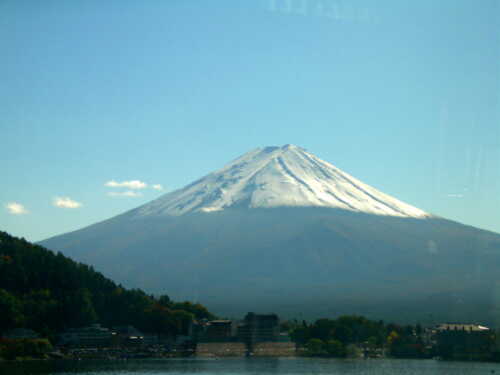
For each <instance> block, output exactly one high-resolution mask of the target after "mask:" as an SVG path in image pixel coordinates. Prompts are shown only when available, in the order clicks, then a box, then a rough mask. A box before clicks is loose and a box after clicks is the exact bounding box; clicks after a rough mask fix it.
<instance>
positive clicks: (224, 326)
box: [203, 320, 236, 341]
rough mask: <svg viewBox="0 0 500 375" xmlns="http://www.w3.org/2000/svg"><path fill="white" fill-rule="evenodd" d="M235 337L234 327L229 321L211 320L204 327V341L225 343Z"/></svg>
mask: <svg viewBox="0 0 500 375" xmlns="http://www.w3.org/2000/svg"><path fill="white" fill-rule="evenodd" d="M235 336H236V325H235V324H234V322H233V321H231V320H212V321H210V322H208V323H207V325H206V326H205V332H204V334H203V340H204V341H227V340H228V339H231V338H234V337H235Z"/></svg>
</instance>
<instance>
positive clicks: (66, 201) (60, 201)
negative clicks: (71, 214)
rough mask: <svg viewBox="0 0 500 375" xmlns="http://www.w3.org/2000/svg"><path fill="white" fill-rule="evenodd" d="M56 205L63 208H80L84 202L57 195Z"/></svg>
mask: <svg viewBox="0 0 500 375" xmlns="http://www.w3.org/2000/svg"><path fill="white" fill-rule="evenodd" d="M54 206H56V207H61V208H78V207H81V206H82V204H81V203H80V202H76V201H74V200H73V199H71V198H68V197H56V198H54Z"/></svg>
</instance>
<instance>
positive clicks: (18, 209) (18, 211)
mask: <svg viewBox="0 0 500 375" xmlns="http://www.w3.org/2000/svg"><path fill="white" fill-rule="evenodd" d="M5 207H6V208H7V211H9V213H11V214H12V215H23V214H27V213H28V212H29V211H28V210H27V209H26V208H24V206H23V205H22V204H21V203H17V202H9V203H7V204H6V205H5Z"/></svg>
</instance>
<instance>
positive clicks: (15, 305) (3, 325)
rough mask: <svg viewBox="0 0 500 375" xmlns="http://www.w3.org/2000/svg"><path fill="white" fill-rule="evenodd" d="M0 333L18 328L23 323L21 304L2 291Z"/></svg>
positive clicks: (0, 293) (0, 296)
mask: <svg viewBox="0 0 500 375" xmlns="http://www.w3.org/2000/svg"><path fill="white" fill-rule="evenodd" d="M0 317H1V318H0V333H1V332H5V331H7V330H9V329H12V328H15V327H18V326H20V325H21V324H22V323H23V321H24V316H23V314H22V306H21V302H20V301H19V300H18V299H17V298H16V297H14V296H13V295H12V294H10V293H9V292H7V291H6V290H4V289H0Z"/></svg>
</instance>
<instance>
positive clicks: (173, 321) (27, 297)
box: [0, 232, 212, 337]
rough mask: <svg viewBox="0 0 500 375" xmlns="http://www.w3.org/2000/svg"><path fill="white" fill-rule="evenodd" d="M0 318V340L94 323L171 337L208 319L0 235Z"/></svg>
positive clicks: (195, 308) (200, 311) (193, 308)
mask: <svg viewBox="0 0 500 375" xmlns="http://www.w3.org/2000/svg"><path fill="white" fill-rule="evenodd" d="M0 316H1V319H0V335H1V333H2V332H5V331H7V330H9V329H11V328H16V327H26V328H31V329H33V330H35V331H37V332H38V333H40V334H42V335H44V336H49V337H51V336H53V335H54V334H55V333H57V332H60V331H62V330H64V329H65V328H69V327H81V326H84V325H87V324H90V323H94V322H99V323H101V324H103V325H104V326H107V327H111V326H117V325H127V324H131V325H134V326H136V327H137V328H139V329H142V330H144V331H146V332H156V333H163V334H172V335H175V334H179V333H182V332H183V331H184V330H185V328H186V326H187V323H188V322H190V321H191V320H192V319H193V318H197V319H201V318H211V317H212V314H211V313H210V312H208V310H207V309H206V308H205V307H204V306H202V305H200V304H193V303H190V302H181V303H178V302H177V303H176V302H173V301H171V300H170V298H169V297H168V296H166V295H163V296H160V297H155V296H149V295H147V294H146V293H144V292H143V291H142V290H139V289H132V290H127V289H125V288H123V287H122V286H121V285H117V284H115V283H114V282H113V281H111V280H109V279H107V278H106V277H104V276H103V275H102V274H101V273H99V272H96V271H94V270H93V269H92V267H89V266H87V265H85V264H81V263H77V262H75V261H73V260H71V259H70V258H67V257H65V256H64V255H62V254H61V253H57V254H55V253H53V252H52V251H50V250H47V249H45V248H44V247H42V246H38V245H34V244H31V243H29V242H27V241H26V240H24V239H18V238H15V237H12V236H10V235H9V234H7V233H5V232H0Z"/></svg>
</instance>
